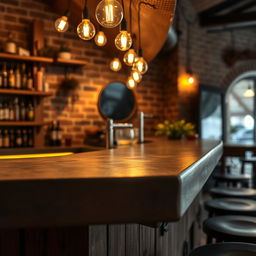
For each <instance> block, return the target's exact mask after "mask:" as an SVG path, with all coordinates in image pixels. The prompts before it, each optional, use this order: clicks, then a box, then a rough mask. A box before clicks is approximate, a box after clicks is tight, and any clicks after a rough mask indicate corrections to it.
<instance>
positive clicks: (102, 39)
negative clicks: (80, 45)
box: [94, 31, 107, 46]
mask: <svg viewBox="0 0 256 256" xmlns="http://www.w3.org/2000/svg"><path fill="white" fill-rule="evenodd" d="M94 41H95V43H96V44H97V45H98V46H104V45H105V44H106V43H107V37H106V35H105V34H104V32H102V31H99V32H98V33H97V34H96V36H95V37H94Z"/></svg>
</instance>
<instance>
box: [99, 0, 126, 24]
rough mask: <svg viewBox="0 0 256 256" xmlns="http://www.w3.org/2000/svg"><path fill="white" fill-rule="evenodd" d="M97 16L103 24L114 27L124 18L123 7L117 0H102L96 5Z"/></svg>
mask: <svg viewBox="0 0 256 256" xmlns="http://www.w3.org/2000/svg"><path fill="white" fill-rule="evenodd" d="M95 16H96V19H97V21H98V22H99V24H100V25H101V26H103V27H105V28H114V27H117V26H118V25H119V24H120V23H121V21H122V19H123V16H124V14H123V7H122V5H121V4H120V3H119V2H118V1H116V0H102V1H101V2H99V4H98V5H97V7H96V11H95Z"/></svg>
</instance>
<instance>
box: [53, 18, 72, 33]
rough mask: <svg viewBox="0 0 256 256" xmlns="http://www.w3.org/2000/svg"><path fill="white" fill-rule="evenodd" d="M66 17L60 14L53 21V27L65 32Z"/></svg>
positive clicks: (66, 25)
mask: <svg viewBox="0 0 256 256" xmlns="http://www.w3.org/2000/svg"><path fill="white" fill-rule="evenodd" d="M68 27H69V24H68V17H67V16H62V17H60V18H58V19H57V20H56V21H55V28H56V30H57V31H58V32H66V31H67V30H68Z"/></svg>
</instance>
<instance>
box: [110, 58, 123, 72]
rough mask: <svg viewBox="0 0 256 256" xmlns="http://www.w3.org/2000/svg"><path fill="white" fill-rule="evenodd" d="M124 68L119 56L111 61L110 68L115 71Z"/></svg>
mask: <svg viewBox="0 0 256 256" xmlns="http://www.w3.org/2000/svg"><path fill="white" fill-rule="evenodd" d="M121 68H122V63H121V61H120V60H119V59H118V58H114V59H113V60H112V61H111V62H110V69H111V70H113V71H119V70H120V69H121Z"/></svg>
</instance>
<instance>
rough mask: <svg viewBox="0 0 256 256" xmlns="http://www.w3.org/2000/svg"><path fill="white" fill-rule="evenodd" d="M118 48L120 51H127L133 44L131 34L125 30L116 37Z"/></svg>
mask: <svg viewBox="0 0 256 256" xmlns="http://www.w3.org/2000/svg"><path fill="white" fill-rule="evenodd" d="M115 45H116V48H117V49H118V50H120V51H127V50H129V49H130V47H131V46H132V37H131V34H130V33H128V32H127V31H125V30H121V31H120V32H119V34H118V35H117V36H116V38H115Z"/></svg>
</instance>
